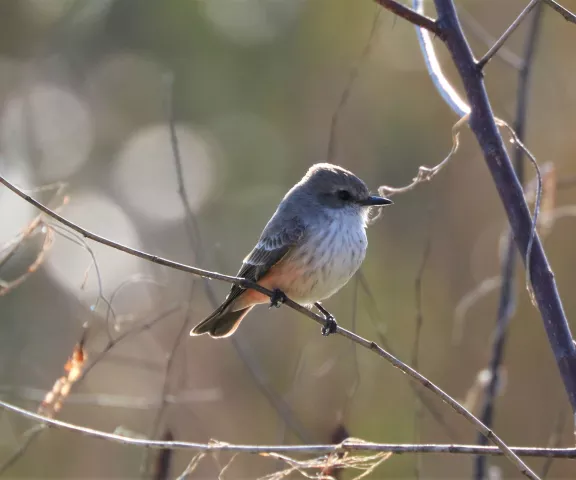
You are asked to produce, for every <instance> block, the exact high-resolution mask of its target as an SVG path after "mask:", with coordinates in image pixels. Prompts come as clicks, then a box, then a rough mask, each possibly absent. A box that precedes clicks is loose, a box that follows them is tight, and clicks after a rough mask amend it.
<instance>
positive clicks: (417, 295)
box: [412, 213, 484, 480]
mask: <svg viewBox="0 0 576 480" xmlns="http://www.w3.org/2000/svg"><path fill="white" fill-rule="evenodd" d="M428 219H429V221H428V224H427V234H426V242H425V244H424V252H423V253H422V260H421V262H420V267H419V268H418V273H417V274H416V280H415V281H414V303H415V306H416V321H415V326H414V343H413V344H412V365H413V366H414V368H415V369H416V370H418V369H419V368H420V337H421V333H422V324H423V323H424V314H423V313H422V310H423V309H422V281H423V277H424V271H425V270H426V264H427V263H428V257H429V256H430V251H431V249H432V214H431V213H429V215H428ZM414 403H415V405H414V442H416V443H420V441H421V438H422V418H423V409H422V407H423V404H422V402H421V401H420V397H419V396H416V397H415V399H414ZM482 438H484V437H482ZM421 472H422V457H421V456H420V455H417V456H416V460H415V463H414V476H415V478H416V480H418V479H419V478H420V476H421Z"/></svg>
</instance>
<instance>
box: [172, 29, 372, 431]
mask: <svg viewBox="0 0 576 480" xmlns="http://www.w3.org/2000/svg"><path fill="white" fill-rule="evenodd" d="M374 28H375V27H374ZM166 82H167V85H166V93H167V95H166V96H167V102H166V104H167V105H166V107H167V108H166V110H167V118H168V128H169V130H170V144H171V147H172V157H173V161H174V168H175V171H176V181H177V184H178V195H179V197H180V201H181V203H182V206H183V208H184V212H185V219H184V220H185V222H184V223H185V226H186V233H187V235H188V240H189V242H190V245H191V247H192V251H193V253H194V255H195V258H196V261H197V262H200V261H201V259H202V258H203V256H204V255H203V254H204V247H203V244H202V235H201V233H200V228H199V226H198V221H197V218H196V215H195V214H194V212H193V210H192V208H191V207H190V202H189V200H188V192H187V190H186V184H185V181H184V170H183V168H182V156H181V154H180V143H179V141H178V134H177V131H176V125H175V123H176V113H175V105H174V82H175V78H174V74H173V73H170V74H168V75H167V78H166ZM203 285H204V289H205V292H206V296H207V297H208V300H209V301H210V303H211V305H212V308H214V309H215V308H217V307H218V301H217V299H216V295H215V293H214V290H213V288H212V285H211V284H210V282H208V280H207V279H205V278H204V279H203ZM187 316H189V313H188V314H187ZM177 341H178V342H179V341H180V340H177ZM231 341H232V346H233V347H234V349H235V350H236V354H237V355H238V357H239V358H240V360H241V361H242V363H243V364H244V366H245V367H246V369H247V370H248V373H249V374H250V375H251V377H252V379H253V380H254V383H255V384H256V385H257V387H258V389H259V390H260V392H261V393H262V395H264V397H265V398H266V399H267V400H268V402H269V403H270V405H271V406H272V408H274V409H275V410H276V412H277V413H278V416H279V417H280V418H281V419H282V420H283V421H284V422H285V424H286V425H287V426H288V427H289V428H290V429H291V430H292V431H293V432H294V433H295V434H296V435H297V436H298V438H299V439H300V440H302V441H305V442H311V441H312V437H311V435H310V433H309V432H308V431H307V430H306V428H305V427H304V425H302V424H301V422H299V421H298V419H297V418H296V417H295V415H294V413H293V412H292V410H291V408H290V406H289V405H288V404H287V403H286V402H285V401H284V399H283V398H282V397H281V396H280V395H279V394H278V393H277V392H276V391H275V390H274V388H273V387H272V385H271V383H270V381H269V380H268V379H267V378H266V374H265V373H264V370H263V369H262V367H261V366H260V365H259V363H258V360H257V359H256V358H255V356H254V354H253V353H252V351H251V349H250V348H248V347H247V346H246V344H245V342H243V341H242V340H241V339H239V338H238V337H237V336H234V337H233V338H232V339H231ZM171 358H172V356H171Z"/></svg>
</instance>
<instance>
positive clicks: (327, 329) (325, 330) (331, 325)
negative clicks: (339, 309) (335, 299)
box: [321, 314, 338, 337]
mask: <svg viewBox="0 0 576 480" xmlns="http://www.w3.org/2000/svg"><path fill="white" fill-rule="evenodd" d="M324 321H325V322H326V323H324V326H323V327H322V330H321V332H322V335H324V336H325V337H327V336H328V335H330V334H331V333H336V331H337V330H338V323H337V322H336V319H335V318H334V316H333V315H331V314H328V315H324Z"/></svg>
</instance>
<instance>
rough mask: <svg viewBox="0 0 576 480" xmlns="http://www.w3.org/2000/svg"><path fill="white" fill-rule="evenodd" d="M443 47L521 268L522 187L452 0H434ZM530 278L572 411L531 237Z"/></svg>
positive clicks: (572, 368) (553, 297)
mask: <svg viewBox="0 0 576 480" xmlns="http://www.w3.org/2000/svg"><path fill="white" fill-rule="evenodd" d="M434 3H435V5H436V10H437V12H438V16H439V18H438V22H439V24H440V26H441V28H442V30H443V33H444V40H445V44H446V46H447V47H448V50H449V52H450V55H451V57H452V59H453V61H454V64H455V66H456V68H457V70H458V73H459V75H460V77H461V79H462V82H463V84H464V88H465V90H466V95H467V97H468V102H469V104H470V106H471V110H472V113H471V117H470V127H471V129H472V131H473V132H474V134H475V136H476V138H477V140H478V143H479V145H480V147H481V148H482V151H483V153H484V159H485V161H486V164H487V166H488V168H489V170H490V173H491V175H492V178H493V180H494V184H495V186H496V189H497V190H498V194H499V195H500V199H501V201H502V203H503V205H504V209H505V211H506V215H507V216H508V221H509V223H510V227H511V230H512V233H513V235H514V238H515V240H516V244H517V246H518V249H519V250H520V253H521V255H522V260H523V261H524V262H525V263H526V254H527V251H528V244H529V243H530V238H531V237H532V235H531V233H532V218H531V215H530V211H529V209H528V205H527V204H526V200H525V198H524V192H523V190H522V185H521V184H520V182H519V181H518V177H517V176H516V173H515V172H514V168H513V167H512V162H511V161H510V157H509V156H508V152H507V151H506V148H505V147H504V142H503V141H502V136H501V135H500V132H499V130H498V127H497V125H496V122H495V117H494V114H493V113H492V107H491V105H490V101H489V100H488V95H487V93H486V87H485V85H484V79H483V75H482V72H481V70H480V69H479V68H478V66H477V64H476V61H475V59H474V56H473V55H472V51H471V50H470V45H469V44H468V41H467V40H466V37H465V36H464V33H463V31H462V27H461V26H460V23H459V21H458V16H457V13H456V8H455V6H454V2H453V0H434ZM530 278H531V281H532V287H533V289H534V296H535V299H536V303H537V305H538V309H539V310H540V314H541V316H542V321H543V323H544V328H545V330H546V333H547V335H548V341H549V343H550V346H551V348H552V351H553V353H554V356H555V359H556V363H557V365H558V369H559V371H560V375H561V377H562V381H563V383H564V388H565V389H566V393H567V395H568V398H569V401H570V405H571V406H572V411H573V413H574V412H575V411H576V345H575V344H574V341H573V340H572V334H571V332H570V327H569V326H568V321H567V319H566V315H565V313H564V308H563V306H562V301H561V300H560V296H559V294H558V289H557V287H556V282H555V280H554V273H553V272H552V269H551V268H550V265H549V264H548V259H547V258H546V254H545V253H544V249H543V247H542V243H541V242H540V238H539V237H538V235H537V234H536V235H535V236H534V242H533V246H532V249H531V253H530Z"/></svg>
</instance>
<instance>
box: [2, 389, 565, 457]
mask: <svg viewBox="0 0 576 480" xmlns="http://www.w3.org/2000/svg"><path fill="white" fill-rule="evenodd" d="M0 407H1V408H4V409H5V410H8V411H10V412H14V413H16V414H18V415H21V416H23V417H26V418H30V419H32V420H34V421H36V422H40V423H41V424H45V425H47V426H49V427H53V428H56V429H59V430H67V431H71V432H76V433H80V434H82V435H86V436H88V437H92V438H99V439H102V440H107V441H111V442H114V443H119V444H122V445H129V446H134V447H148V448H153V449H160V450H165V449H172V450H194V451H200V452H232V453H251V454H258V455H259V454H266V453H290V454H295V453H296V454H330V453H338V452H346V451H349V452H391V453H397V454H403V453H438V454H464V455H477V454H483V455H495V456H501V455H504V453H503V452H502V451H501V450H499V449H498V448H497V447H483V446H480V445H454V444H427V445H412V444H395V443H371V442H364V441H362V440H358V439H348V440H345V441H344V442H342V443H338V444H321V445H238V444H232V443H224V442H212V443H195V442H181V441H165V440H147V439H143V438H137V437H127V436H124V435H117V434H115V433H108V432H104V431H102V430H96V429H93V428H88V427H81V426H79V425H75V424H73V423H68V422H63V421H61V420H55V419H53V418H48V417H43V416H42V415H38V414H37V413H34V412H30V411H28V410H25V409H23V408H20V407H17V406H15V405H12V404H10V403H7V402H4V401H2V400H0ZM511 450H513V451H514V452H515V453H516V454H517V455H520V456H525V457H544V458H548V457H554V458H565V459H576V448H574V447H572V448H540V447H511Z"/></svg>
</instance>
